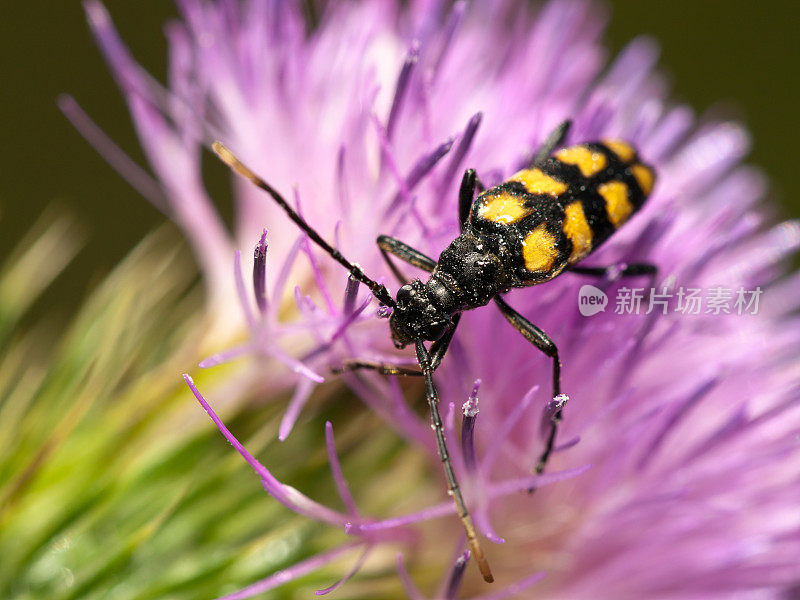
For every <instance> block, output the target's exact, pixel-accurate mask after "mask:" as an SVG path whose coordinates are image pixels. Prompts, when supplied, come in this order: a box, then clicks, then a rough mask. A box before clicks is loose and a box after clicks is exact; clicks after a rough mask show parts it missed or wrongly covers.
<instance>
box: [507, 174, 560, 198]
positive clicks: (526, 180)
mask: <svg viewBox="0 0 800 600" xmlns="http://www.w3.org/2000/svg"><path fill="white" fill-rule="evenodd" d="M509 181H519V182H520V183H521V184H522V185H524V186H525V189H526V190H528V193H530V194H550V195H551V196H558V195H559V194H563V193H564V192H566V191H567V187H568V186H567V184H566V183H563V182H561V181H559V180H558V179H554V178H553V177H550V175H546V174H544V173H542V171H541V170H539V169H523V170H522V171H520V172H519V173H514V175H512V176H511V179H509Z"/></svg>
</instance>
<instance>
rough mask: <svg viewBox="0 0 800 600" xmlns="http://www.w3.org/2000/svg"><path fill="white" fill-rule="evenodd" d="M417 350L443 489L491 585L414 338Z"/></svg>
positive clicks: (424, 353)
mask: <svg viewBox="0 0 800 600" xmlns="http://www.w3.org/2000/svg"><path fill="white" fill-rule="evenodd" d="M415 344H416V350H417V361H418V362H419V366H420V368H421V369H422V374H423V375H424V376H425V396H426V398H427V399H428V406H429V407H430V409H431V421H432V422H433V430H434V432H435V433H436V446H437V448H438V450H439V458H441V459H442V465H444V473H445V476H446V477H447V489H448V490H449V491H450V495H451V496H452V497H453V501H454V502H455V503H456V510H457V511H458V518H459V519H461V524H462V525H463V526H464V532H465V533H466V535H467V544H468V545H469V549H470V552H471V553H472V556H474V557H475V560H476V561H477V563H478V568H479V569H480V571H481V575H483V579H484V580H485V581H486V582H487V583H492V582H493V581H494V576H492V570H491V569H490V568H489V562H488V561H487V560H486V557H485V556H484V554H483V548H481V544H480V542H479V541H478V536H477V534H476V533H475V525H473V523H472V517H471V516H470V515H469V511H468V510H467V505H466V503H465V502H464V498H463V496H462V495H461V488H460V487H459V486H458V480H457V479H456V473H455V471H454V470H453V461H452V460H451V459H450V453H449V452H448V451H447V443H446V442H445V438H444V425H443V424H442V416H441V415H440V414H439V392H437V391H436V386H435V385H434V383H433V374H432V367H431V357H430V354H428V350H427V349H426V348H425V345H424V344H423V343H422V339H420V338H417V340H416V341H415Z"/></svg>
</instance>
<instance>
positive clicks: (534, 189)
mask: <svg viewBox="0 0 800 600" xmlns="http://www.w3.org/2000/svg"><path fill="white" fill-rule="evenodd" d="M569 127H570V121H565V122H564V123H562V124H561V125H559V126H558V127H557V128H556V129H555V131H553V132H552V133H551V134H550V135H549V136H548V137H547V139H546V140H545V142H544V144H543V145H542V147H541V148H540V149H539V150H538V151H537V152H536V154H535V155H534V158H533V161H532V163H531V165H530V166H529V167H528V168H527V169H523V170H522V171H519V172H518V173H516V174H514V175H512V176H511V178H510V179H509V180H508V181H506V182H504V183H501V184H500V185H497V186H495V187H493V188H490V189H488V190H487V189H485V188H484V186H483V185H482V184H481V183H480V181H479V180H478V178H477V176H476V173H475V170H474V169H469V170H467V171H466V172H465V173H464V176H463V178H462V180H461V186H460V190H459V202H458V220H459V224H460V226H461V235H459V236H458V237H457V238H456V239H455V240H453V242H452V243H451V244H450V245H449V246H448V247H447V248H445V250H444V251H443V252H442V253H441V255H440V256H439V260H438V261H435V260H433V259H432V258H429V257H428V256H425V255H424V254H423V253H422V252H419V251H418V250H415V249H414V248H412V247H410V246H408V245H406V244H404V243H403V242H401V241H400V240H397V239H395V238H392V237H389V236H385V235H381V236H379V237H378V239H377V243H378V247H379V248H380V251H381V254H382V255H383V257H384V259H385V260H386V262H387V263H388V265H389V267H390V268H391V270H392V272H393V273H394V274H395V275H396V276H397V277H398V279H399V280H400V281H401V283H402V287H401V288H400V289H399V290H398V292H397V296H396V298H392V296H391V295H390V294H389V291H388V290H387V289H386V287H385V286H384V285H382V284H380V283H378V282H377V281H375V280H373V279H370V278H369V277H368V276H367V275H366V274H365V273H364V271H363V270H362V269H361V267H359V266H358V265H356V264H353V263H351V262H350V261H348V260H347V259H346V258H345V257H344V256H342V254H341V253H340V252H339V251H338V250H337V249H336V248H333V247H332V246H331V245H330V244H328V243H327V242H326V241H325V240H324V239H322V238H321V237H320V236H319V234H318V233H317V232H316V231H315V230H314V229H312V228H311V226H310V225H308V223H306V221H305V220H304V219H303V217H301V216H300V215H299V214H298V213H297V212H296V211H295V210H294V209H293V208H291V207H290V206H289V204H288V203H287V202H286V200H284V198H283V197H282V196H281V195H280V194H279V193H278V192H277V191H275V190H274V189H273V188H272V187H271V186H270V185H269V184H268V183H266V182H265V181H264V180H263V179H261V178H260V177H258V176H257V175H256V174H255V173H253V172H252V171H251V170H250V169H248V168H247V167H246V166H245V165H243V164H242V163H241V162H240V161H239V160H238V159H237V158H236V157H235V156H234V155H233V154H232V153H231V152H230V151H229V150H228V149H227V148H225V146H223V145H222V144H221V143H219V142H215V143H214V144H213V148H214V151H215V152H216V153H217V154H218V155H219V157H220V158H221V159H222V160H223V161H224V162H225V163H226V164H227V165H228V166H229V167H230V168H231V169H233V170H234V171H235V172H237V173H238V174H239V175H242V176H243V177H246V178H247V179H249V180H250V181H251V182H252V183H254V184H255V185H256V186H258V187H259V188H261V189H262V190H264V191H266V192H267V193H268V194H269V195H270V196H272V198H273V199H274V200H275V202H277V203H278V205H280V207H281V208H282V209H283V210H284V211H285V212H286V213H287V214H288V215H289V218H291V219H292V220H293V221H294V222H295V223H296V224H297V226H298V227H300V229H302V230H303V231H304V232H305V233H306V234H307V235H308V236H309V237H310V238H311V239H312V240H313V241H314V242H315V243H316V244H318V245H319V246H320V247H321V248H322V249H323V250H325V252H327V253H328V254H329V255H330V256H331V257H332V258H333V259H334V260H336V261H337V262H339V263H340V264H341V265H342V266H344V267H345V269H347V270H348V271H349V272H350V275H351V276H352V277H353V278H355V279H357V280H358V281H360V282H361V283H363V284H365V285H366V286H367V287H368V288H369V289H370V290H371V291H372V293H373V295H374V296H375V297H376V298H377V299H378V300H379V301H380V302H381V304H383V305H384V306H386V307H389V308H390V309H391V310H392V312H391V316H390V318H389V326H390V328H391V333H392V339H393V341H394V344H395V346H397V347H398V348H404V347H405V346H407V345H409V344H414V348H415V350H416V355H417V362H418V363H419V367H420V371H416V370H414V369H409V368H405V367H396V366H392V365H388V364H378V363H370V362H363V361H349V362H347V363H345V367H344V369H340V371H343V370H355V369H372V370H375V371H378V372H380V373H383V374H387V375H418V376H422V377H424V378H425V395H426V397H427V401H428V406H429V407H430V411H431V420H432V422H433V429H434V431H435V434H436V443H437V447H438V450H439V457H440V458H441V460H442V464H443V465H444V471H445V475H446V477H447V485H448V488H449V490H450V493H451V495H452V496H453V499H454V501H455V504H456V508H457V510H458V516H459V518H460V519H461V522H462V524H463V526H464V531H465V532H466V536H467V543H468V545H469V548H470V550H471V552H472V555H473V556H474V557H475V559H476V561H477V563H478V567H479V568H480V571H481V574H482V575H483V578H484V579H485V580H486V581H487V582H491V581H493V577H492V572H491V570H490V569H489V564H488V562H487V561H486V558H485V557H484V554H483V550H482V548H481V546H480V543H479V542H478V539H477V536H476V533H475V527H474V525H473V523H472V518H471V517H470V515H469V512H468V510H467V507H466V504H465V503H464V499H463V497H462V495H461V491H460V489H459V486H458V482H457V480H456V475H455V472H454V470H453V465H452V462H451V460H450V455H449V453H448V451H447V444H446V443H445V435H444V428H443V425H442V419H441V416H440V415H439V406H438V403H439V395H438V392H437V391H436V386H435V385H434V382H433V372H434V371H435V370H436V369H437V367H438V366H439V365H440V364H441V362H442V359H443V358H444V355H445V353H446V352H447V347H448V345H449V344H450V341H451V340H452V339H453V334H454V333H455V330H456V327H457V326H458V322H459V319H460V318H461V313H462V312H464V311H465V310H470V309H473V308H477V307H479V306H485V305H486V304H488V303H489V302H490V301H491V300H494V302H495V304H497V306H498V307H499V309H500V311H501V312H502V314H503V316H504V317H505V318H506V319H507V320H508V322H509V323H511V325H512V326H513V327H514V328H515V329H516V330H517V331H519V332H520V333H521V334H522V335H523V336H524V337H525V339H527V340H528V341H529V342H531V343H532V344H533V345H534V346H536V347H537V348H538V349H539V350H541V351H542V352H544V353H545V354H546V355H547V356H548V357H550V358H551V359H552V361H553V397H554V398H555V397H557V396H559V395H560V394H561V361H560V358H559V355H558V349H557V348H556V345H555V344H554V343H553V341H552V340H551V339H550V338H549V337H548V336H547V334H546V333H545V332H544V331H542V330H541V329H539V328H538V327H536V325H534V324H533V323H531V322H530V321H528V320H527V319H526V318H525V317H523V316H522V315H521V314H519V313H518V312H517V311H515V310H514V309H513V308H511V306H509V305H508V304H507V303H506V301H505V300H504V299H503V297H502V295H501V294H503V293H505V292H507V291H509V290H510V289H511V288H519V287H527V286H531V285H536V284H539V283H544V282H545V281H549V280H551V279H553V278H554V277H556V276H557V275H559V274H560V273H562V272H563V271H564V270H568V271H570V272H572V273H577V274H580V275H594V276H602V275H604V274H605V273H607V272H608V271H609V269H611V268H612V267H580V266H576V264H577V263H578V262H579V261H580V260H581V259H583V258H584V257H585V256H586V255H587V254H589V253H590V252H591V251H592V250H594V249H595V248H597V247H598V246H600V244H602V243H603V242H604V241H605V240H606V239H608V237H609V236H610V235H611V234H612V233H613V232H614V231H616V229H618V228H619V227H620V226H621V225H622V224H623V223H625V222H626V221H627V220H628V219H629V218H630V216H631V215H632V214H633V213H634V212H636V211H637V210H638V209H639V208H640V207H641V206H642V204H643V202H644V201H645V199H646V198H647V196H648V195H649V194H650V191H651V190H652V188H653V184H654V182H655V173H654V171H653V169H652V168H651V167H649V166H647V165H645V164H643V163H642V162H640V161H639V158H638V156H637V153H636V150H634V148H633V147H632V146H631V145H630V144H628V143H626V142H623V141H618V140H606V141H602V142H594V143H585V144H580V145H576V146H571V147H567V148H563V149H561V150H559V151H558V152H556V153H555V154H553V152H554V151H555V150H556V149H557V148H558V147H560V146H561V145H562V143H563V141H564V139H565V138H566V135H567V132H568V131H569ZM476 186H478V188H479V189H480V191H481V193H480V194H479V195H478V197H477V198H474V195H475V188H476ZM390 255H394V256H396V257H398V258H400V259H402V260H404V261H405V262H407V263H410V264H412V265H414V266H416V267H418V268H420V269H423V270H425V271H427V272H429V273H430V274H431V275H430V278H429V279H428V281H426V282H422V281H420V280H418V279H415V280H413V281H411V282H408V281H407V280H406V279H405V278H404V276H403V275H402V273H401V272H400V271H399V269H398V268H397V266H396V265H395V264H394V262H393V261H392V259H391V258H390ZM620 274H621V275H622V276H632V275H649V276H650V277H651V278H652V277H655V274H656V267H655V266H654V265H651V264H644V263H642V264H629V265H627V266H625V267H624V268H623V269H622V271H621V272H620ZM426 341H428V342H432V343H431V344H430V347H429V348H426V347H425V343H424V342H426ZM562 409H563V407H562V406H561V405H559V406H558V407H557V408H556V409H555V410H554V411H553V413H552V415H551V417H550V424H549V433H548V436H547V440H546V442H545V447H544V450H543V451H542V454H541V455H540V457H539V460H538V462H537V464H536V467H535V473H536V474H541V473H542V472H543V471H544V469H545V466H546V464H547V461H548V459H549V458H550V455H551V453H552V451H553V445H554V442H555V437H556V431H557V428H558V424H559V422H560V421H561V416H562Z"/></svg>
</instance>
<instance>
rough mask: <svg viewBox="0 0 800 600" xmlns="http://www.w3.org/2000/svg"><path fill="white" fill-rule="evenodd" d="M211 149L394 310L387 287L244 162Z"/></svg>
mask: <svg viewBox="0 0 800 600" xmlns="http://www.w3.org/2000/svg"><path fill="white" fill-rule="evenodd" d="M211 147H212V148H213V150H214V152H215V153H216V154H217V156H219V158H220V160H222V162H224V163H225V164H226V165H228V167H230V168H231V170H233V171H234V172H236V173H237V174H239V175H241V176H242V177H244V178H246V179H249V180H250V181H251V182H252V183H253V184H254V185H255V186H256V187H259V188H261V189H262V190H264V191H265V192H267V193H268V194H269V195H270V196H272V199H273V200H275V202H277V203H278V206H280V207H281V208H282V209H283V210H284V212H285V213H286V214H287V215H289V218H290V219H291V220H292V221H294V222H295V223H296V224H297V226H298V227H299V228H300V229H302V230H303V231H304V232H305V233H306V234H308V237H310V238H311V239H312V240H313V241H314V243H315V244H317V245H318V246H319V247H320V248H322V249H323V250H324V251H325V252H327V253H328V254H329V255H330V256H331V258H333V259H334V260H335V261H336V262H338V263H339V264H340V265H342V266H343V267H344V268H345V269H347V270H348V271H349V272H350V275H352V276H353V278H354V279H357V280H358V281H360V282H361V283H363V284H364V285H366V286H367V287H368V288H369V289H370V291H371V292H372V294H373V295H374V296H375V297H376V298H377V299H378V300H379V301H380V302H381V303H383V304H385V305H386V306H391V307H392V308H394V307H395V302H394V299H393V298H392V296H391V294H389V290H387V289H386V286H384V285H383V284H380V283H378V282H377V281H375V280H374V279H370V278H369V277H367V274H366V273H364V271H363V270H362V269H361V267H360V266H358V265H355V264H353V263H351V262H350V261H349V260H347V259H346V258H345V257H344V256H342V254H341V252H339V251H338V250H337V249H336V248H334V247H333V246H331V245H330V244H329V243H328V242H326V241H325V240H324V239H322V237H320V235H319V234H318V233H317V232H316V231H315V230H314V229H313V228H312V227H311V226H310V225H309V224H308V223H307V222H306V220H305V219H304V218H303V217H301V216H300V214H299V213H298V212H297V211H296V210H294V209H293V208H292V207H291V206H289V203H288V202H286V200H284V198H283V196H281V195H280V194H279V193H278V192H277V191H275V189H274V188H273V187H272V186H271V185H269V184H268V183H267V182H266V181H264V180H263V179H261V177H259V176H258V175H256V174H255V173H253V171H251V170H250V169H249V168H247V167H246V166H245V165H244V164H243V163H242V161H240V160H239V159H238V158H236V157H235V156H234V155H233V153H232V152H231V151H230V150H228V149H227V148H226V147H225V146H223V145H222V144H221V143H220V142H214V143H213V144H212V145H211Z"/></svg>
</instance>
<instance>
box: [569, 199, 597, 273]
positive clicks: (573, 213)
mask: <svg viewBox="0 0 800 600" xmlns="http://www.w3.org/2000/svg"><path fill="white" fill-rule="evenodd" d="M564 215H565V216H566V219H565V220H564V233H565V234H566V235H567V237H568V238H569V239H570V241H572V254H570V255H569V262H570V264H575V263H576V262H578V261H579V260H580V259H582V258H583V257H584V256H586V255H587V254H589V252H591V250H592V228H591V227H589V222H588V221H587V220H586V215H585V214H584V212H583V205H582V204H581V203H580V202H573V203H572V204H568V205H567V207H566V208H565V209H564Z"/></svg>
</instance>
